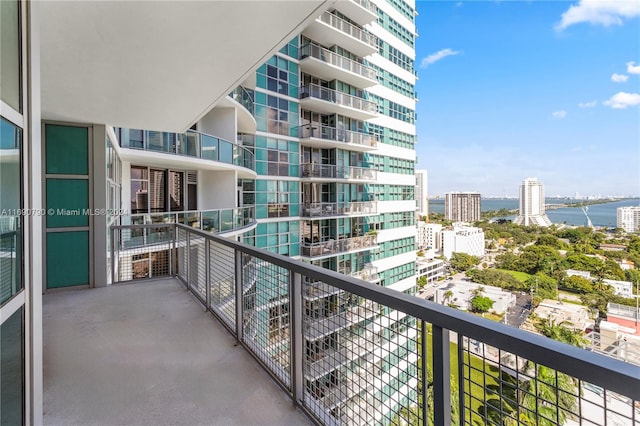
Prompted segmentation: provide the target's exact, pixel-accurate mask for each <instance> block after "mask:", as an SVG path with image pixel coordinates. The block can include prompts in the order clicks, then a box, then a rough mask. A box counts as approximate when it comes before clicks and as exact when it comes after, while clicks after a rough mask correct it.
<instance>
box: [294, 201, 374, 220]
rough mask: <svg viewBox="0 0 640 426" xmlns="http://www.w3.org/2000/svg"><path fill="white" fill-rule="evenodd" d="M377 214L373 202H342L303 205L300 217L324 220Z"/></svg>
mask: <svg viewBox="0 0 640 426" xmlns="http://www.w3.org/2000/svg"><path fill="white" fill-rule="evenodd" d="M377 213H378V204H377V203H376V202H375V201H344V202H340V203H303V204H302V211H301V212H300V216H302V217H309V218H321V217H322V218H326V217H337V216H367V215H372V214H377Z"/></svg>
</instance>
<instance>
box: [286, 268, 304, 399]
mask: <svg viewBox="0 0 640 426" xmlns="http://www.w3.org/2000/svg"><path fill="white" fill-rule="evenodd" d="M289 304H290V306H291V321H290V323H289V336H290V340H291V343H290V344H291V351H290V357H291V359H290V363H289V365H290V366H291V393H292V395H293V403H294V405H301V404H302V399H303V396H304V380H303V378H304V375H303V374H304V371H303V367H304V357H303V350H302V347H303V340H304V338H303V335H304V330H303V324H302V276H301V275H300V274H298V273H296V272H292V271H289Z"/></svg>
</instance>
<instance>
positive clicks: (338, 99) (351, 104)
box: [300, 84, 378, 120]
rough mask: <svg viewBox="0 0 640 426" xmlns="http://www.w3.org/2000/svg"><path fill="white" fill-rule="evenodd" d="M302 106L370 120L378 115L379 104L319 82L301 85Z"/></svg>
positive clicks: (317, 110)
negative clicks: (324, 85) (321, 84)
mask: <svg viewBox="0 0 640 426" xmlns="http://www.w3.org/2000/svg"><path fill="white" fill-rule="evenodd" d="M300 107H301V108H303V109H308V110H311V111H315V112H319V113H322V114H340V115H344V116H347V117H352V118H356V119H358V120H369V119H371V118H376V117H377V116H378V105H377V104H376V103H375V102H371V101H368V100H366V99H364V98H360V97H358V96H353V95H349V94H347V93H343V92H340V91H338V90H335V89H330V88H328V87H322V86H318V85H317V84H307V85H304V86H300Z"/></svg>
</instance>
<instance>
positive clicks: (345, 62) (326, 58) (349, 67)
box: [300, 43, 377, 80]
mask: <svg viewBox="0 0 640 426" xmlns="http://www.w3.org/2000/svg"><path fill="white" fill-rule="evenodd" d="M308 56H311V57H313V58H316V59H319V60H321V61H323V62H326V63H328V64H331V65H335V66H336V67H338V68H342V69H343V70H345V71H349V72H352V73H354V74H358V75H361V76H363V77H366V78H369V79H371V80H375V79H376V75H377V73H376V70H375V69H373V68H371V67H369V66H367V65H364V64H362V63H360V62H358V61H354V60H353V59H349V58H347V57H346V56H342V55H339V54H338V53H336V52H332V51H331V50H329V49H326V48H324V47H322V46H320V45H319V44H316V43H307V44H305V45H304V46H302V47H301V48H300V60H302V59H304V58H306V57H308Z"/></svg>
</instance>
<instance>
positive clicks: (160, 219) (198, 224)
mask: <svg viewBox="0 0 640 426" xmlns="http://www.w3.org/2000/svg"><path fill="white" fill-rule="evenodd" d="M255 217H256V216H255V207H254V206H245V207H234V208H230V209H212V210H191V211H181V212H166V213H142V214H132V215H130V216H123V217H122V219H123V221H124V222H125V223H127V222H128V223H127V224H129V223H130V224H132V225H142V224H158V223H181V224H183V225H188V226H190V227H192V228H195V229H201V230H203V231H207V232H213V233H221V234H227V233H230V232H235V231H239V230H241V231H243V232H244V231H246V230H247V229H245V228H247V227H249V226H252V225H255V224H256V220H255Z"/></svg>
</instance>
